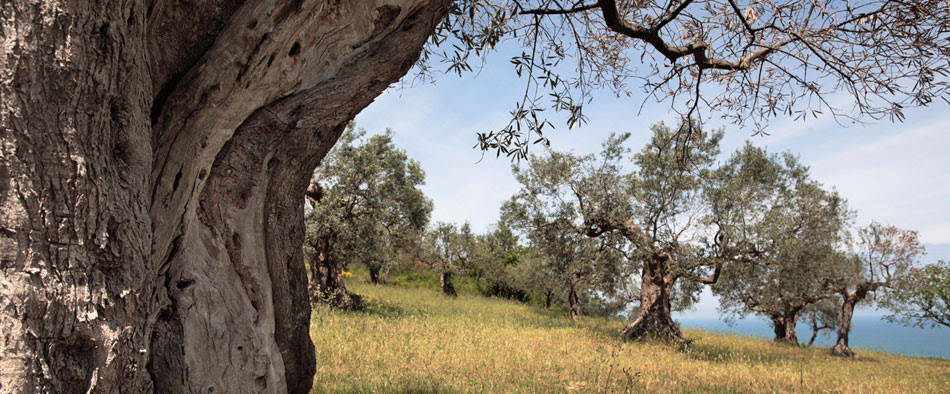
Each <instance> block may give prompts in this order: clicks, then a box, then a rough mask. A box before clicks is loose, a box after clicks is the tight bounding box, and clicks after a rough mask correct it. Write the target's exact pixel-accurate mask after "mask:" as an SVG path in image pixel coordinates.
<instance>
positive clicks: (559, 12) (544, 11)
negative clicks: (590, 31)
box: [518, 2, 600, 15]
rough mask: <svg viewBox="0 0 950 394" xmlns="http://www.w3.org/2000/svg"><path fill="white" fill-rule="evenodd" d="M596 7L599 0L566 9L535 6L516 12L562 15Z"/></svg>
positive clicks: (598, 4) (598, 5)
mask: <svg viewBox="0 0 950 394" xmlns="http://www.w3.org/2000/svg"><path fill="white" fill-rule="evenodd" d="M597 7H600V2H597V3H594V4H587V5H581V6H576V7H573V8H568V9H564V8H561V9H551V8H535V9H530V10H524V9H523V10H521V11H520V12H518V13H519V14H522V15H564V14H573V13H575V12H584V11H588V10H592V9H595V8H597Z"/></svg>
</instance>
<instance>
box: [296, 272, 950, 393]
mask: <svg viewBox="0 0 950 394" xmlns="http://www.w3.org/2000/svg"><path fill="white" fill-rule="evenodd" d="M354 273H355V274H356V275H355V276H354V277H352V278H349V279H348V281H347V287H348V288H350V289H351V290H352V291H354V292H356V293H358V294H360V295H362V296H363V299H364V301H366V302H367V308H366V310H365V311H363V312H340V311H336V310H331V309H328V308H326V307H316V308H315V309H314V313H313V324H312V329H311V336H312V337H313V340H314V343H315V345H316V352H317V374H316V378H315V380H314V392H326V391H343V392H354V391H357V392H380V391H382V392H393V391H397V392H406V391H409V392H525V393H537V392H572V391H578V392H655V391H675V392H709V391H714V392H748V391H755V392H861V393H866V392H877V393H897V392H947V390H948V389H950V361H947V360H938V359H922V358H913V357H905V356H897V355H890V354H885V353H879V352H874V351H868V350H862V351H861V352H860V355H861V357H860V358H859V359H857V360H853V361H851V360H844V359H839V358H835V357H831V356H830V355H828V354H827V349H808V348H795V347H791V346H785V345H780V344H776V343H772V342H771V341H768V340H764V339H760V338H749V337H742V336H733V335H724V334H717V333H710V332H706V331H701V330H685V334H686V335H687V337H689V338H691V339H693V344H692V349H693V350H692V351H691V352H690V353H683V352H678V351H675V350H673V349H671V348H668V347H667V346H664V345H661V344H655V343H630V342H624V341H622V340H620V339H619V335H618V333H619V331H620V329H621V327H622V325H623V323H622V322H619V321H608V320H605V319H595V318H584V319H582V320H581V321H580V322H577V323H574V322H571V321H570V320H569V319H568V318H566V317H564V316H562V314H560V313H553V312H546V311H543V310H540V309H538V308H537V307H535V306H528V305H523V304H518V303H515V302H509V301H504V300H499V299H489V298H483V297H480V296H477V295H474V294H472V293H473V292H471V291H469V292H462V294H460V296H459V297H458V298H455V299H453V298H449V297H445V296H442V295H441V294H440V293H439V292H438V291H437V290H435V288H434V287H435V286H434V285H425V284H424V280H423V279H420V278H416V279H414V280H415V282H414V283H417V284H419V285H417V286H414V287H404V286H392V285H385V286H374V285H372V284H369V283H367V282H366V280H365V275H364V274H363V273H362V272H359V271H358V270H357V271H356V272H354ZM397 279H398V278H397ZM403 279H404V278H403ZM397 282H398V280H397ZM404 284H405V283H404Z"/></svg>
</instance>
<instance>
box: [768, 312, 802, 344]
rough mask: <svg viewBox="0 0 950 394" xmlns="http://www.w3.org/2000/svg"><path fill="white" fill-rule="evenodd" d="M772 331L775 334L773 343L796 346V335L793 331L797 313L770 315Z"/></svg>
mask: <svg viewBox="0 0 950 394" xmlns="http://www.w3.org/2000/svg"><path fill="white" fill-rule="evenodd" d="M770 319H771V320H772V330H773V332H774V333H775V341H776V342H782V343H787V344H790V345H795V346H798V333H797V332H796V331H795V324H796V323H797V322H798V311H794V312H790V313H786V314H784V315H772V316H770Z"/></svg>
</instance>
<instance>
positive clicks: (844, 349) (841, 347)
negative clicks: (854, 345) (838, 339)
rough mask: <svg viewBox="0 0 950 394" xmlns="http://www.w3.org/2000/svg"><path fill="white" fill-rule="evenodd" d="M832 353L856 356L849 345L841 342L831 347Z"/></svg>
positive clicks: (849, 356) (839, 355)
mask: <svg viewBox="0 0 950 394" xmlns="http://www.w3.org/2000/svg"><path fill="white" fill-rule="evenodd" d="M831 355H832V356H838V357H848V358H855V354H854V352H853V351H851V348H850V347H848V345H845V344H842V343H839V344H837V345H835V346H834V347H833V348H831Z"/></svg>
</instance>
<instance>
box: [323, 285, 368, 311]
mask: <svg viewBox="0 0 950 394" xmlns="http://www.w3.org/2000/svg"><path fill="white" fill-rule="evenodd" d="M311 302H312V303H314V304H318V303H320V304H326V305H329V306H331V307H333V308H337V309H341V310H345V311H361V310H363V298H362V297H360V296H359V294H355V293H351V292H349V291H346V290H342V291H334V292H330V293H328V294H327V293H323V292H320V291H317V292H314V297H313V299H312V300H311Z"/></svg>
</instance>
